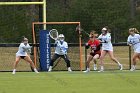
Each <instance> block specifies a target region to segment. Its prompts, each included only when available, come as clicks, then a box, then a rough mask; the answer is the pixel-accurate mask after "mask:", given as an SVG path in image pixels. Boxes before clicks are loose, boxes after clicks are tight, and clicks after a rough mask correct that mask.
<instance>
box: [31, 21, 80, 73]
mask: <svg viewBox="0 0 140 93" xmlns="http://www.w3.org/2000/svg"><path fill="white" fill-rule="evenodd" d="M47 24H48V25H51V24H52V25H55V24H56V25H57V24H58V25H60V24H64V25H65V24H67V25H70V24H77V25H79V26H81V23H80V22H32V35H33V44H36V37H35V25H44V27H45V28H44V29H46V25H47ZM80 34H81V32H80V30H79V48H80V49H79V52H80V70H81V71H82V69H83V64H82V40H81V35H80ZM33 51H34V53H33V54H34V55H33V56H34V64H35V66H37V48H36V47H34V49H33Z"/></svg>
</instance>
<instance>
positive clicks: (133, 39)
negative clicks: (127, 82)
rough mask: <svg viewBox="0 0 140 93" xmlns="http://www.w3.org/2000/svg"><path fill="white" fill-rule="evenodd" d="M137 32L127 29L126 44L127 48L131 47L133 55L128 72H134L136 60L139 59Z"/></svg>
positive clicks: (139, 38) (139, 46)
mask: <svg viewBox="0 0 140 93" xmlns="http://www.w3.org/2000/svg"><path fill="white" fill-rule="evenodd" d="M138 33H139V32H138V30H137V29H136V28H130V29H129V36H128V39H127V43H128V45H129V46H132V47H133V49H134V54H133V57H132V62H133V63H132V66H131V69H130V71H134V70H135V69H136V59H137V58H138V59H140V35H139V34H138Z"/></svg>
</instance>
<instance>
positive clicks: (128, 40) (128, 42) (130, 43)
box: [127, 37, 132, 46]
mask: <svg viewBox="0 0 140 93" xmlns="http://www.w3.org/2000/svg"><path fill="white" fill-rule="evenodd" d="M127 45H129V46H132V42H131V40H130V37H128V39H127Z"/></svg>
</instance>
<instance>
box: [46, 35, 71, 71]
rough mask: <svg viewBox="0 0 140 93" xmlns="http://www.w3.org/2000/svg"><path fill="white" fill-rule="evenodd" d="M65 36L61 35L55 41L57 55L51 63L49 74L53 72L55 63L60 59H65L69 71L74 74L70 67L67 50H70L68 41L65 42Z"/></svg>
mask: <svg viewBox="0 0 140 93" xmlns="http://www.w3.org/2000/svg"><path fill="white" fill-rule="evenodd" d="M64 38H65V37H64V35H63V34H60V35H59V36H58V40H56V41H55V54H54V55H53V57H52V59H51V62H50V67H49V70H48V71H49V72H50V71H52V67H53V63H54V62H55V61H56V60H57V59H58V58H59V57H61V58H63V59H64V60H65V62H66V64H67V69H68V71H69V72H72V70H71V67H70V60H69V58H68V56H67V50H68V44H67V42H66V41H64Z"/></svg>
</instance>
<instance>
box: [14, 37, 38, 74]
mask: <svg viewBox="0 0 140 93" xmlns="http://www.w3.org/2000/svg"><path fill="white" fill-rule="evenodd" d="M27 52H31V46H30V45H29V44H28V39H27V38H25V37H24V38H23V41H22V43H20V45H19V48H18V52H17V53H16V61H15V63H14V69H13V72H12V74H15V73H16V68H17V65H18V63H19V61H20V60H21V59H24V60H25V61H27V62H28V63H30V64H31V66H32V68H34V71H35V72H36V73H39V72H38V71H37V69H36V67H35V65H34V63H33V62H32V60H31V58H30V56H29V55H28V54H27Z"/></svg>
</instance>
